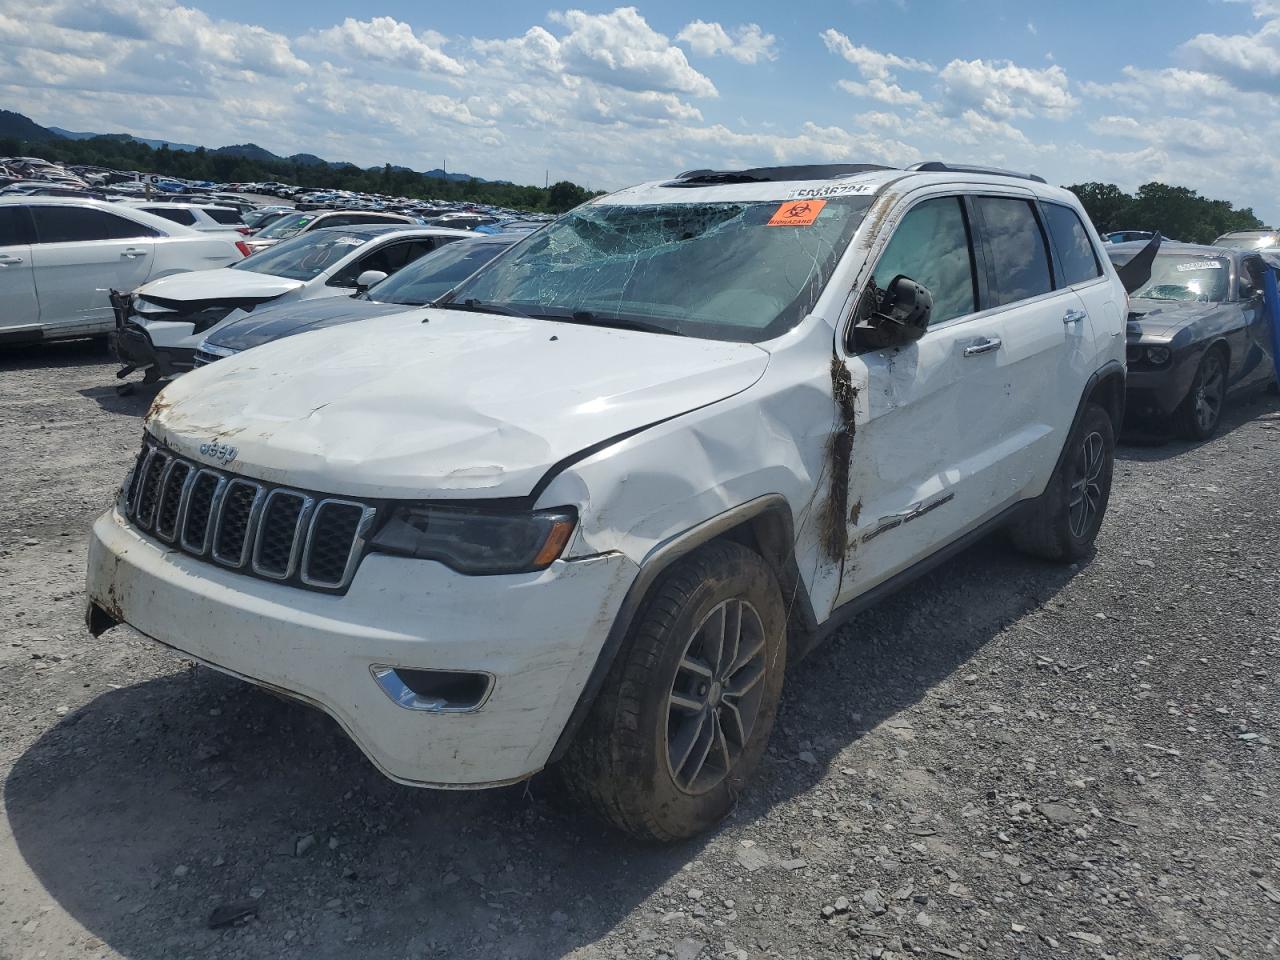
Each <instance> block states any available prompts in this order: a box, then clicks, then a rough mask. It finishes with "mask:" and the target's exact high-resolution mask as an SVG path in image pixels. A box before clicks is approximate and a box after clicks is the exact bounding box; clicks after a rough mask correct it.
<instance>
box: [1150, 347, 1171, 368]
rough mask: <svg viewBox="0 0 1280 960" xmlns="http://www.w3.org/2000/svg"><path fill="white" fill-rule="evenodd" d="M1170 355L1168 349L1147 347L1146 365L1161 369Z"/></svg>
mask: <svg viewBox="0 0 1280 960" xmlns="http://www.w3.org/2000/svg"><path fill="white" fill-rule="evenodd" d="M1172 355H1173V354H1172V352H1171V351H1170V350H1169V348H1168V347H1147V363H1149V364H1151V365H1152V366H1153V367H1163V366H1164V365H1165V364H1166V363H1168V362H1169V358H1170V357H1171V356H1172Z"/></svg>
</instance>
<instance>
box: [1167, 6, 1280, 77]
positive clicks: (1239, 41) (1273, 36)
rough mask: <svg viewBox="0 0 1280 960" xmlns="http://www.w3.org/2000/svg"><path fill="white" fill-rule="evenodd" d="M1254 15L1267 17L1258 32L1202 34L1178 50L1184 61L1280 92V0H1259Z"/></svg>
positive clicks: (1202, 68)
mask: <svg viewBox="0 0 1280 960" xmlns="http://www.w3.org/2000/svg"><path fill="white" fill-rule="evenodd" d="M1254 11H1255V13H1254V15H1255V16H1256V17H1259V18H1266V17H1269V18H1271V19H1264V22H1263V23H1262V25H1261V27H1259V29H1258V30H1257V32H1256V33H1237V34H1229V35H1222V34H1216V33H1201V34H1198V35H1197V36H1195V37H1192V38H1191V39H1190V40H1188V41H1187V42H1186V43H1184V44H1183V45H1182V46H1181V47H1180V48H1179V49H1178V53H1179V55H1180V56H1181V58H1182V59H1183V61H1184V62H1186V63H1188V64H1190V65H1191V66H1193V67H1195V68H1197V69H1200V70H1203V71H1205V72H1207V73H1215V74H1218V75H1219V76H1223V77H1226V78H1227V79H1229V80H1231V81H1232V82H1233V83H1235V84H1236V85H1237V86H1240V87H1245V88H1248V89H1253V90H1263V91H1267V92H1270V93H1280V2H1264V3H1258V4H1256V5H1255V7H1254Z"/></svg>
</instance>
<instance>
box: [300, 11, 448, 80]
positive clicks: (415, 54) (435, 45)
mask: <svg viewBox="0 0 1280 960" xmlns="http://www.w3.org/2000/svg"><path fill="white" fill-rule="evenodd" d="M298 43H299V45H300V46H303V47H307V48H309V49H312V50H318V51H320V52H322V53H329V54H334V55H337V56H340V57H342V58H343V59H349V60H350V59H356V60H378V61H381V62H383V63H388V64H393V65H395V66H400V67H407V68H409V69H412V70H424V71H428V72H439V73H444V74H448V75H450V76H461V75H462V74H463V73H465V72H466V71H465V70H464V68H463V66H462V64H461V63H459V62H458V61H457V60H455V59H453V57H450V56H449V55H448V54H446V53H444V52H443V51H442V50H441V49H440V48H441V47H442V46H443V45H444V37H442V36H441V35H440V34H438V33H435V32H434V31H423V32H422V33H415V32H414V30H413V27H411V26H409V24H407V23H404V22H403V21H400V20H396V19H395V18H394V17H374V18H373V19H372V20H356V19H354V18H352V17H347V18H346V19H345V20H343V21H342V23H341V24H339V25H338V26H336V27H330V28H328V29H327V30H317V31H314V32H312V33H309V34H307V35H306V36H304V37H302V38H301V39H300V40H299V41H298Z"/></svg>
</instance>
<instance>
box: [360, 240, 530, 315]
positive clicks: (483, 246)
mask: <svg viewBox="0 0 1280 960" xmlns="http://www.w3.org/2000/svg"><path fill="white" fill-rule="evenodd" d="M510 245H511V244H509V243H484V242H481V241H474V240H468V241H467V242H466V243H456V244H455V243H450V244H449V245H448V246H446V247H445V248H444V249H443V250H438V251H436V252H435V253H433V254H431V256H429V257H423V258H422V259H421V260H417V261H415V262H414V263H412V264H411V265H410V266H408V267H406V268H405V269H403V270H401V271H400V272H399V273H397V274H396V275H395V276H394V277H392V278H391V279H389V280H384V281H383V282H382V283H380V284H378V285H377V286H376V287H374V288H373V289H372V290H370V291H369V299H370V300H377V301H378V302H379V303H403V304H407V305H410V306H415V307H421V306H424V305H426V304H428V303H431V301H433V300H438V299H439V298H440V297H443V296H444V295H445V294H446V293H448V292H449V291H450V290H452V289H453V288H454V287H456V286H457V285H458V284H459V283H461V282H462V281H463V280H465V279H467V277H469V276H471V275H472V274H473V273H475V272H476V271H477V270H479V269H480V268H481V267H483V266H484V265H485V264H486V263H488V262H489V261H490V260H492V259H493V258H494V257H496V256H497V255H498V254H500V253H501V252H502V251H503V250H505V249H507V247H509V246H510Z"/></svg>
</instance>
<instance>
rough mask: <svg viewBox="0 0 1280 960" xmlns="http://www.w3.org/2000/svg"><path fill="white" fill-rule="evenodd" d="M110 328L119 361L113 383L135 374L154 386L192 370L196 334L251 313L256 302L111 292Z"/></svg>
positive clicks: (115, 354)
mask: <svg viewBox="0 0 1280 960" xmlns="http://www.w3.org/2000/svg"><path fill="white" fill-rule="evenodd" d="M109 296H110V299H111V309H112V312H113V313H114V314H115V329H114V330H113V331H111V333H110V334H108V339H109V342H110V346H111V352H112V355H113V356H115V358H116V359H117V360H118V361H119V362H120V364H121V368H120V369H119V370H117V371H116V377H117V379H121V380H123V379H124V378H125V377H127V376H129V375H130V374H131V373H134V372H135V371H138V370H141V371H143V373H144V376H143V382H144V383H154V382H156V381H157V380H162V379H165V378H167V377H172V376H175V375H177V374H180V373H185V372H186V371H188V370H190V369H192V368H193V367H194V366H195V353H196V343H197V342H198V338H199V337H200V335H202V334H204V333H205V332H207V331H208V330H210V329H212V328H213V327H214V326H215V325H217V324H218V323H219V322H221V321H222V320H224V319H225V318H226V317H228V316H230V315H231V314H232V313H233V312H235V311H236V310H244V311H249V310H252V309H253V308H254V307H255V306H257V305H258V303H260V302H261V300H258V299H254V300H251V301H248V302H246V301H244V300H243V299H240V298H237V299H226V298H215V299H209V300H168V299H162V298H157V297H144V296H141V295H139V294H136V293H121V292H120V291H118V290H112V291H111V292H110V294H109Z"/></svg>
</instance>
